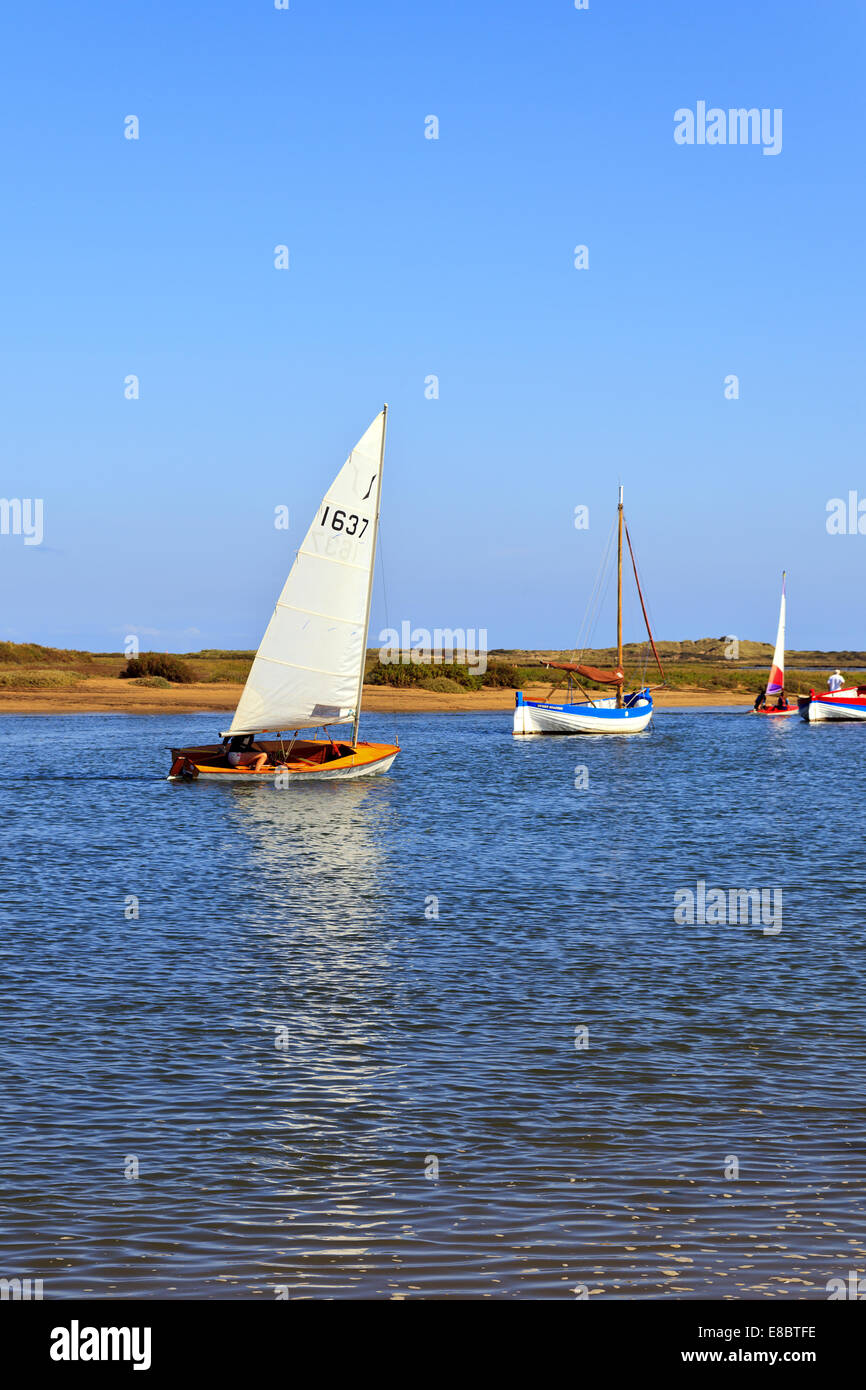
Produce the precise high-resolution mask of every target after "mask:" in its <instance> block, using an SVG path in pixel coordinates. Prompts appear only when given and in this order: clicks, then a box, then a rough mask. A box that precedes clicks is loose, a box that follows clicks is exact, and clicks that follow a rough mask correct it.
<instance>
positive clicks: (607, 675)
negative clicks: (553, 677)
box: [545, 661, 625, 685]
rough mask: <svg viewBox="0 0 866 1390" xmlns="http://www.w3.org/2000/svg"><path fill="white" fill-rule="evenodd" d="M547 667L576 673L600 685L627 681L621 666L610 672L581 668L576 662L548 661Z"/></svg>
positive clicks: (598, 667) (593, 667) (593, 668)
mask: <svg viewBox="0 0 866 1390" xmlns="http://www.w3.org/2000/svg"><path fill="white" fill-rule="evenodd" d="M545 665H546V666H551V667H553V668H554V669H555V670H557V671H575V672H576V673H577V675H579V676H583V677H584V679H586V680H588V681H597V682H598V683H599V685H620V684H621V682H622V681H624V680H625V672H624V671H623V669H622V667H621V666H617V668H616V670H615V671H610V670H607V669H605V668H603V667H601V666H581V665H580V664H579V663H578V662H576V661H547V662H545Z"/></svg>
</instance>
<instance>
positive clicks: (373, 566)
mask: <svg viewBox="0 0 866 1390" xmlns="http://www.w3.org/2000/svg"><path fill="white" fill-rule="evenodd" d="M387 428H388V405H387V402H386V404H385V405H383V407H382V446H381V449H380V451H379V476H378V478H377V479H376V515H375V518H374V520H373V541H372V545H373V553H372V555H371V556H370V578H369V581H368V583H367V613H366V617H365V618H364V640H363V642H362V643H361V670H360V672H359V673H358V698H357V700H356V701H355V718H354V721H353V723H352V747H353V748H356V747H357V746H358V723H359V721H360V718H361V696H362V694H363V691H364V668H365V667H366V665H367V634H368V633H369V631H370V608H371V606H372V603H373V575H374V574H375V572H376V541H377V540H378V539H379V503H380V501H381V497H382V470H383V468H384V467H385V431H386V430H387Z"/></svg>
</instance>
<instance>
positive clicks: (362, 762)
mask: <svg viewBox="0 0 866 1390" xmlns="http://www.w3.org/2000/svg"><path fill="white" fill-rule="evenodd" d="M256 748H257V749H258V750H260V751H261V752H263V753H267V755H268V761H267V762H266V763H265V765H264V767H262V768H261V770H260V771H258V772H255V771H254V770H253V769H252V768H251V767H231V766H230V765H229V764H228V762H227V761H226V756H225V749H224V747H223V745H222V744H220V743H214V744H202V745H201V746H199V747H197V748H172V750H171V753H172V764H171V771H170V772H169V774H168V777H169V781H172V782H180V781H182V782H194V781H198V780H199V778H205V779H206V780H212V781H219V782H228V781H233V782H235V781H236V782H261V781H270V782H273V781H274V779H275V778H276V777H277V776H278V775H279V776H288V777H290V778H292V780H293V781H294V780H295V779H297V780H303V781H329V780H334V779H338V778H348V779H352V778H355V777H365V776H370V775H372V774H374V773H380V772H387V770H388V768H389V767H390V766H391V764H392V763H393V761H394V759H395V758H396V756H397V754H398V753H399V751H400V749H399V747H398V745H397V744H393V743H358V744H355V745H352V744H351V743H337V742H336V741H334V742H331V740H330V739H295V740H294V741H292V740H285V739H275V740H268V739H257V740H256Z"/></svg>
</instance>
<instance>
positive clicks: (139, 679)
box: [129, 676, 171, 690]
mask: <svg viewBox="0 0 866 1390" xmlns="http://www.w3.org/2000/svg"><path fill="white" fill-rule="evenodd" d="M129 683H130V685H146V686H149V688H150V689H151V690H171V681H167V680H166V678H165V676H135V677H133V678H132V679H131V680H130V682H129Z"/></svg>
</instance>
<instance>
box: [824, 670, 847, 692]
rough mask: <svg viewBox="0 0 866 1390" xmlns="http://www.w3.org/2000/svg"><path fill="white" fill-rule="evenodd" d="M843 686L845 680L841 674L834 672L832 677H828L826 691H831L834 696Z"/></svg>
mask: <svg viewBox="0 0 866 1390" xmlns="http://www.w3.org/2000/svg"><path fill="white" fill-rule="evenodd" d="M844 684H845V680H844V677H843V675H842V672H841V671H834V672H833V674H832V676H830V678H829V680H828V681H827V689H828V690H831V691H832V692H833V694H834V695H835V693H836V691H837V690H841V689H842V686H843V685H844Z"/></svg>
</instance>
